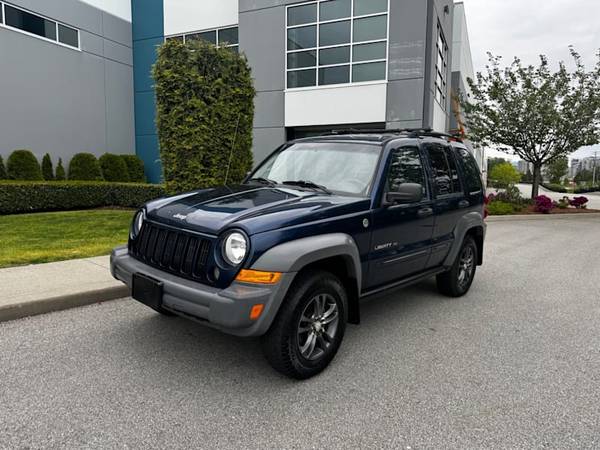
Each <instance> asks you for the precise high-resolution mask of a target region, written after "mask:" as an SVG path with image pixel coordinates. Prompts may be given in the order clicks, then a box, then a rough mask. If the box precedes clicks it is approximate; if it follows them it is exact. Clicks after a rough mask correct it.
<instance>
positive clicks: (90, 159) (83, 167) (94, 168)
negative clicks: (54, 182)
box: [69, 153, 102, 181]
mask: <svg viewBox="0 0 600 450" xmlns="http://www.w3.org/2000/svg"><path fill="white" fill-rule="evenodd" d="M69 180H74V181H101V180H102V171H101V170H100V163H99V162H98V160H97V159H96V157H95V156H94V155H92V154H91V153H77V154H76V155H75V156H73V158H72V159H71V162H70V163H69Z"/></svg>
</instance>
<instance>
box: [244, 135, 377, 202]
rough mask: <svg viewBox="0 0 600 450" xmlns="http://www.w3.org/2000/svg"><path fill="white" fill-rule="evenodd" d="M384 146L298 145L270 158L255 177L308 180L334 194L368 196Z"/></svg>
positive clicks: (326, 143) (328, 143)
mask: <svg viewBox="0 0 600 450" xmlns="http://www.w3.org/2000/svg"><path fill="white" fill-rule="evenodd" d="M380 153H381V146H379V145H369V144H358V143H348V144H346V143H331V142H307V143H297V144H294V145H292V146H291V147H288V148H287V149H285V150H283V151H281V152H278V153H276V154H274V155H273V156H271V158H269V159H268V160H267V161H265V162H264V163H263V165H261V167H259V168H258V170H257V171H256V172H255V173H254V174H252V177H254V178H258V177H260V178H268V179H270V180H274V181H276V182H278V183H283V182H284V181H297V180H305V181H312V182H313V183H316V184H320V185H322V186H325V187H326V188H328V189H330V190H331V191H333V192H340V193H346V194H351V195H359V196H367V195H368V193H369V191H370V190H371V186H372V183H373V178H374V175H375V171H376V169H377V166H378V162H379V155H380Z"/></svg>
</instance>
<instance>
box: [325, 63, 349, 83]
mask: <svg viewBox="0 0 600 450" xmlns="http://www.w3.org/2000/svg"><path fill="white" fill-rule="evenodd" d="M349 82H350V66H333V67H324V68H321V69H319V85H321V86H324V85H328V84H343V83H349Z"/></svg>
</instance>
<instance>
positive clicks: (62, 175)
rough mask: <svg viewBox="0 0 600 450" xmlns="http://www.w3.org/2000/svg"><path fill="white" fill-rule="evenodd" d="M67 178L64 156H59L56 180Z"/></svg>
mask: <svg viewBox="0 0 600 450" xmlns="http://www.w3.org/2000/svg"><path fill="white" fill-rule="evenodd" d="M66 178H67V176H66V174H65V168H64V167H63V162H62V158H58V164H57V165H56V177H55V179H56V181H65V180H66Z"/></svg>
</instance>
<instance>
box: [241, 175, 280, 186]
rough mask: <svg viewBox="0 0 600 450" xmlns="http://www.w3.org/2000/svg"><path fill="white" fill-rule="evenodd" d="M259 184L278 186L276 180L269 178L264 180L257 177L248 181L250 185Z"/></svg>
mask: <svg viewBox="0 0 600 450" xmlns="http://www.w3.org/2000/svg"><path fill="white" fill-rule="evenodd" d="M252 182H255V183H259V184H266V185H268V186H276V185H277V181H274V180H269V179H268V178H262V177H257V178H250V179H249V180H248V183H252Z"/></svg>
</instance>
